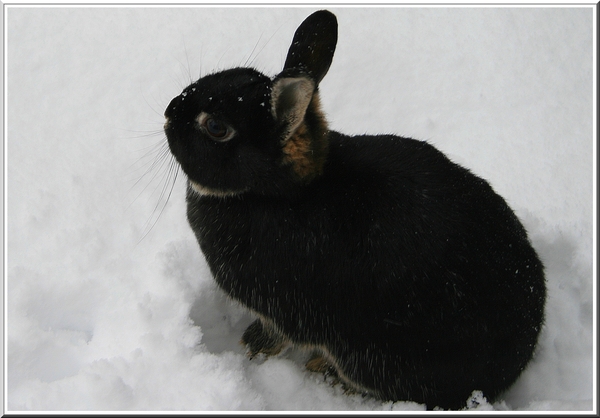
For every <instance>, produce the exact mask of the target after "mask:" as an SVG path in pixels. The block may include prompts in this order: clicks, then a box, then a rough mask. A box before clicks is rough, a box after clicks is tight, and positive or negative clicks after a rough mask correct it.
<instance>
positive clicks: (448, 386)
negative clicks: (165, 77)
mask: <svg viewBox="0 0 600 418" xmlns="http://www.w3.org/2000/svg"><path fill="white" fill-rule="evenodd" d="M336 42H337V21H336V18H335V16H334V15H333V14H331V13H329V12H327V11H319V12H316V13H314V14H313V15H311V16H309V17H308V18H307V19H306V20H305V21H304V23H303V24H302V25H301V26H300V27H299V28H298V30H297V32H296V35H295V37H294V40H293V42H292V45H291V47H290V50H289V53H288V57H287V60H286V63H285V66H284V69H283V71H282V73H280V74H279V75H278V76H276V77H275V78H273V79H271V78H269V77H267V76H265V75H263V74H261V73H259V72H257V71H255V70H253V69H249V68H234V69H231V70H226V71H222V72H219V73H216V74H211V75H207V76H205V77H203V78H201V79H200V80H198V81H197V82H195V83H193V84H192V85H190V86H189V87H187V88H186V89H185V90H184V92H183V93H182V94H181V95H179V96H178V97H176V98H174V99H173V101H172V102H171V104H169V106H168V108H167V110H166V112H165V116H166V118H167V122H166V124H165V132H166V135H167V138H168V141H169V145H170V148H171V150H172V153H173V154H174V156H175V157H176V159H177V161H178V162H179V163H180V164H181V166H182V168H183V170H184V172H185V173H186V174H187V177H188V180H189V182H188V190H187V204H188V206H187V208H188V210H187V215H188V220H189V223H190V225H191V227H192V229H193V231H194V233H195V234H196V237H197V239H198V242H199V244H200V247H201V249H202V251H203V253H204V255H205V257H206V259H207V262H208V264H209V266H210V268H211V271H212V274H213V275H214V277H215V279H216V281H217V283H218V284H219V286H220V287H221V288H222V289H223V290H224V291H225V292H227V294H228V295H229V296H231V297H232V298H233V299H235V300H237V301H239V302H241V303H242V304H243V305H245V306H247V307H248V308H249V309H251V310H252V311H253V312H254V313H255V314H256V315H257V317H258V319H257V320H256V321H255V322H254V323H253V324H251V325H250V326H249V327H248V329H247V330H246V332H245V333H244V335H243V337H242V341H243V343H245V344H246V345H247V346H248V351H249V354H250V356H251V357H252V356H254V355H256V354H258V353H264V354H265V355H274V354H277V353H278V352H280V351H281V349H282V348H283V347H285V346H287V345H293V346H296V347H301V348H306V349H309V350H313V351H314V356H313V358H312V359H311V360H310V361H309V364H308V367H309V368H310V369H311V370H321V371H322V370H325V369H328V368H330V369H333V370H335V373H336V374H337V376H338V378H339V379H340V380H341V381H342V382H343V383H345V385H346V386H347V387H349V388H350V389H353V390H355V391H358V392H363V393H368V394H372V395H374V396H376V397H378V398H380V399H384V400H393V401H398V400H400V401H415V402H419V403H425V404H427V406H428V407H429V408H433V407H436V406H439V407H442V408H453V409H454V408H461V407H464V406H466V401H467V398H468V397H469V396H470V394H471V393H472V391H474V390H481V391H483V393H484V396H486V397H487V399H488V400H489V401H493V400H495V399H497V397H498V395H499V394H501V392H502V391H504V390H505V389H507V388H508V387H509V386H510V385H511V384H512V383H513V382H514V381H515V380H516V379H517V378H518V377H519V375H520V374H521V372H522V371H523V369H524V368H525V366H526V365H527V363H528V362H529V361H530V360H531V358H532V355H533V352H534V348H535V346H536V342H537V339H538V334H539V332H540V328H541V326H542V322H543V316H544V303H545V295H546V289H545V280H544V272H543V266H542V263H541V261H540V259H539V258H538V256H537V254H536V252H535V250H534V249H533V248H532V246H531V244H530V242H529V240H528V237H527V233H526V231H525V229H524V228H523V226H522V225H521V223H520V222H519V220H518V219H517V218H516V216H515V215H514V213H513V212H512V210H511V209H510V208H509V207H508V206H507V204H506V202H505V201H504V200H503V199H502V198H501V197H500V196H499V195H497V194H496V193H495V192H494V191H493V190H492V188H491V187H490V185H489V184H488V183H486V182H485V181H484V180H482V179H480V178H479V177H477V176H475V175H473V174H472V173H471V172H469V171H468V170H467V169H465V168H463V167H461V166H459V165H457V164H454V163H453V162H451V161H450V160H449V159H448V158H447V157H446V156H444V155H443V154H442V153H441V152H440V151H438V150H437V149H435V148H434V147H433V146H431V145H429V144H428V143H426V142H422V141H418V140H414V139H410V138H403V137H398V136H391V135H380V136H366V135H364V136H354V137H350V136H346V135H343V134H341V133H338V132H334V131H330V130H329V129H328V128H327V122H326V120H325V117H324V115H323V113H322V111H321V109H320V104H319V91H318V84H319V82H320V81H321V79H322V78H323V77H324V76H325V74H326V73H327V70H328V69H329V66H330V64H331V62H332V59H333V52H334V50H335V45H336Z"/></svg>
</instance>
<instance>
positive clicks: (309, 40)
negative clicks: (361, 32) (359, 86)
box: [271, 10, 337, 140]
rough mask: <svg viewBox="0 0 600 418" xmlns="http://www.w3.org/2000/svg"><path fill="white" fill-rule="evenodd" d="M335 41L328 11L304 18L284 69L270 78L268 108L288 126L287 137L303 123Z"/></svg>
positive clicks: (335, 37)
mask: <svg viewBox="0 0 600 418" xmlns="http://www.w3.org/2000/svg"><path fill="white" fill-rule="evenodd" d="M336 44H337V19H336V17H335V15H334V14H333V13H331V12H328V11H327V10H320V11H318V12H315V13H313V14H312V15H310V16H309V17H307V18H306V19H305V20H304V22H302V24H301V25H300V27H298V29H297V30H296V34H295V35H294V39H293V41H292V45H291V46H290V49H289V51H288V55H287V58H286V60H285V65H284V66H283V71H282V72H281V73H280V74H279V75H278V76H277V77H275V79H274V80H273V91H272V93H271V111H272V112H273V116H274V117H275V119H276V120H277V121H278V122H279V123H280V124H282V125H285V126H286V127H287V132H285V133H284V136H283V139H284V140H286V139H287V138H288V137H289V136H290V135H291V134H292V133H293V132H295V131H296V128H298V126H299V125H300V123H302V121H303V119H304V115H305V114H306V110H307V108H308V106H309V104H310V103H311V100H312V98H313V95H314V94H315V90H316V88H317V87H318V85H319V82H320V81H321V80H322V79H323V77H325V74H327V71H328V70H329V67H330V66H331V61H332V60H333V53H334V51H335V46H336Z"/></svg>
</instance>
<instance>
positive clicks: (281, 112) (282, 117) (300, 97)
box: [271, 77, 315, 141]
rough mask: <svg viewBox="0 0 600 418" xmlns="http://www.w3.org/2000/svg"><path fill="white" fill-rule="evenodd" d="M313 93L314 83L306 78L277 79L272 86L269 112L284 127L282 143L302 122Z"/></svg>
mask: <svg viewBox="0 0 600 418" xmlns="http://www.w3.org/2000/svg"><path fill="white" fill-rule="evenodd" d="M314 92H315V84H314V81H312V80H311V79H309V78H307V77H285V78H278V79H277V80H276V81H275V83H274V84H273V91H272V93H271V112H272V113H273V117H274V118H275V120H277V122H278V123H279V124H280V125H282V126H286V131H287V132H285V133H284V134H283V138H282V139H283V140H284V141H285V140H287V138H288V137H289V135H291V134H292V133H293V132H295V131H296V128H298V126H299V125H300V123H302V121H303V120H304V115H305V114H306V109H307V108H308V105H309V104H310V101H311V100H312V97H313V94H314Z"/></svg>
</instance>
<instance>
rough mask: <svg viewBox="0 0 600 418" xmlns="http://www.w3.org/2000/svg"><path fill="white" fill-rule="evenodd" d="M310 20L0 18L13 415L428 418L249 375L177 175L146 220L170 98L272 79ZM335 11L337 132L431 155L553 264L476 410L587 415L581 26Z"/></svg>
mask: <svg viewBox="0 0 600 418" xmlns="http://www.w3.org/2000/svg"><path fill="white" fill-rule="evenodd" d="M314 10H315V8H245V9H239V8H183V7H180V8H163V7H158V8H156V7H155V8H148V7H145V8H143V7H142V8H127V7H118V8H105V7H99V8H98V7H96V8H92V7H84V8H69V7H49V8H44V7H39V6H36V7H9V8H8V9H6V12H7V16H8V17H7V24H8V31H7V39H8V50H7V60H8V61H7V68H8V85H7V86H8V90H7V94H8V106H7V109H8V110H7V115H8V118H7V148H6V151H7V155H8V165H7V174H8V181H7V184H6V187H7V189H6V193H7V206H6V211H7V212H6V213H7V233H8V235H7V236H8V239H7V249H8V250H7V251H8V258H7V262H8V264H7V277H6V281H7V295H6V301H7V310H6V312H7V334H8V360H7V365H8V372H7V391H6V392H7V396H8V399H7V408H8V410H9V411H17V410H44V411H46V410H181V411H190V410H196V411H215V410H380V411H381V410H383V411H389V410H398V411H402V410H420V409H422V407H421V406H420V405H415V404H409V403H403V402H397V403H394V404H392V403H381V402H377V401H374V400H372V399H363V398H361V397H359V396H346V395H344V394H343V393H341V389H340V388H339V387H331V386H330V385H329V384H328V382H325V381H323V379H322V377H321V376H318V375H315V374H311V373H309V372H307V371H305V370H304V369H303V365H302V363H301V361H300V360H301V359H300V357H301V354H300V353H297V352H293V351H288V352H287V353H284V354H283V355H282V356H281V357H278V358H273V359H269V360H267V361H256V360H253V361H249V360H247V359H246V358H245V357H244V355H243V348H242V347H241V346H239V345H238V340H239V338H240V336H241V333H242V332H243V329H244V327H245V326H246V325H247V324H249V322H250V321H251V318H250V316H249V315H248V314H247V313H246V312H245V311H244V310H243V309H242V308H240V307H239V306H236V305H234V304H233V303H231V302H230V301H228V300H226V299H225V298H224V297H223V296H222V294H221V293H220V292H219V291H218V290H217V289H216V287H215V285H214V284H213V281H212V279H211V277H210V275H209V272H208V269H207V267H206V265H205V263H204V261H203V258H202V255H201V254H200V253H199V250H198V248H197V244H196V242H195V240H194V238H193V236H192V233H191V231H190V229H189V227H188V226H187V224H186V220H185V215H184V211H185V207H184V184H185V183H184V179H183V175H180V176H179V177H178V178H177V181H176V182H175V185H174V187H173V190H172V194H171V195H170V198H169V199H168V203H167V204H166V206H164V211H162V213H160V212H161V210H162V208H163V205H164V203H165V199H164V196H163V197H162V198H161V188H162V187H163V186H165V185H166V186H165V187H166V188H167V193H168V192H169V191H170V188H171V184H172V183H171V180H169V173H172V171H171V172H170V171H169V167H168V165H169V162H170V159H169V158H167V157H163V158H161V157H160V155H161V153H162V152H165V151H166V148H165V140H164V135H163V134H162V132H161V128H162V124H163V117H162V113H163V110H164V108H165V107H166V105H167V104H168V103H169V100H170V99H171V98H172V97H174V96H175V95H177V94H179V92H180V91H181V89H182V88H183V87H184V86H185V85H186V84H188V83H189V81H190V79H196V78H197V77H198V76H199V74H201V73H202V74H206V73H207V72H211V71H213V70H215V69H224V68H228V67H231V66H235V65H240V64H246V63H250V64H252V65H253V66H256V67H257V68H259V69H260V70H262V71H264V72H266V73H268V74H271V75H274V74H276V73H277V72H278V71H279V70H280V69H281V66H282V64H283V61H284V58H285V54H286V52H287V48H288V46H289V42H290V40H291V38H292V35H293V32H294V30H295V28H296V27H297V25H298V24H299V23H300V22H301V21H302V20H303V19H304V18H305V17H306V16H307V15H308V14H310V13H311V12H312V11H314ZM331 10H332V11H334V13H336V14H337V17H338V20H339V24H340V28H339V43H338V49H337V53H336V57H335V58H334V61H333V65H332V67H331V70H330V72H329V74H328V75H327V77H326V78H325V79H324V81H323V83H322V85H321V92H322V95H321V96H322V101H323V106H324V109H325V110H326V112H327V113H328V115H329V118H330V122H331V126H332V127H333V128H334V129H336V130H340V131H343V132H345V133H364V132H369V133H387V132H392V133H398V134H402V135H406V136H413V137H416V138H420V139H426V140H428V141H430V142H431V143H433V144H435V145H436V146H438V147H439V148H440V149H442V150H443V151H445V152H446V153H448V154H449V155H450V156H451V157H452V158H453V159H454V160H455V161H457V162H459V163H462V164H464V165H466V166H468V167H469V168H471V169H472V170H473V171H474V172H475V173H477V174H479V175H481V176H482V177H484V178H486V179H488V180H489V181H490V182H491V184H492V185H493V186H494V188H495V189H496V190H497V191H498V192H499V193H500V194H502V195H503V196H504V197H505V198H506V199H507V200H508V201H509V203H510V204H511V205H512V206H513V208H514V209H515V211H516V212H517V214H518V215H519V216H520V217H521V219H522V220H523V222H524V223H525V225H526V226H527V228H528V229H529V231H530V236H531V239H532V242H533V245H534V246H535V247H536V248H537V250H538V251H539V253H540V255H541V257H542V258H543V260H544V262H545V264H546V265H547V279H548V289H549V298H548V305H547V321H546V327H545V329H544V330H543V334H542V336H541V342H540V346H539V350H538V353H537V356H536V358H535V360H534V361H533V363H532V364H531V365H530V367H529V368H528V369H527V370H526V372H525V373H524V375H523V377H522V378H521V379H520V380H519V381H518V383H517V384H516V385H515V386H514V387H513V388H512V390H510V391H509V392H508V393H506V396H505V399H504V400H503V401H501V402H498V403H496V404H493V405H489V404H487V403H484V404H483V405H482V406H481V408H482V409H484V410H491V409H493V410H502V411H505V410H521V411H524V410H535V411H543V410H591V409H592V408H595V403H594V401H593V398H594V394H595V390H594V386H593V381H594V379H595V375H594V369H595V363H593V361H592V359H593V342H594V341H595V338H594V334H593V327H594V325H595V324H594V321H593V317H594V315H593V314H594V294H595V287H594V284H593V272H594V271H593V263H594V259H593V232H592V231H593V228H594V226H595V225H594V224H593V216H594V208H593V201H594V197H593V188H594V186H595V184H594V181H593V179H594V178H595V176H594V169H593V164H594V161H593V156H594V154H595V148H594V145H593V141H594V140H593V108H592V91H593V85H592V80H593V66H592V65H593V63H592V47H593V44H592V39H593V33H592V31H593V21H592V17H593V14H594V13H595V11H594V10H593V9H592V8H591V7H585V8H501V9H498V8H452V9H448V8H387V9H380V8H368V9H364V8H362V9H359V8H333V9H331ZM153 162H157V165H155V166H152V163H153ZM160 164H162V165H160ZM146 170H149V171H150V172H149V174H147V175H144V172H145V171H146ZM153 176H154V177H153ZM140 179H141V180H140ZM138 180H139V182H138ZM157 205H158V206H157ZM159 214H160V216H159ZM149 225H152V226H153V227H152V228H151V230H150V231H149V232H148V230H149ZM146 233H147V234H146ZM593 366H594V367H593Z"/></svg>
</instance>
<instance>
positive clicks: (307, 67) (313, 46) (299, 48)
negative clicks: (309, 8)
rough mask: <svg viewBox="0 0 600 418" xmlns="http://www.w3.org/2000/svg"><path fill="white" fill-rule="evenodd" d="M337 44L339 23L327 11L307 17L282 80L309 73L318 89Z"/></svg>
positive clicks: (298, 30) (285, 66) (299, 28)
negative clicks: (284, 77)
mask: <svg viewBox="0 0 600 418" xmlns="http://www.w3.org/2000/svg"><path fill="white" fill-rule="evenodd" d="M336 44H337V19H336V17H335V15H334V14H333V13H331V12H329V11H327V10H320V11H318V12H315V13H313V14H312V15H310V16H309V17H307V18H306V19H305V20H304V22H302V24H301V25H300V26H299V27H298V29H297V30H296V34H295V35H294V39H293V41H292V45H291V46H290V49H289V51H288V54H287V58H286V60H285V65H284V66H283V71H282V74H281V75H282V76H286V75H288V74H290V75H291V74H294V73H296V74H298V73H305V74H307V75H309V76H310V77H311V78H312V79H313V80H314V82H315V84H316V85H318V84H319V83H320V82H321V80H322V79H323V77H325V74H327V71H328V70H329V66H330V65H331V61H332V60H333V53H334V51H335V46H336Z"/></svg>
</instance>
